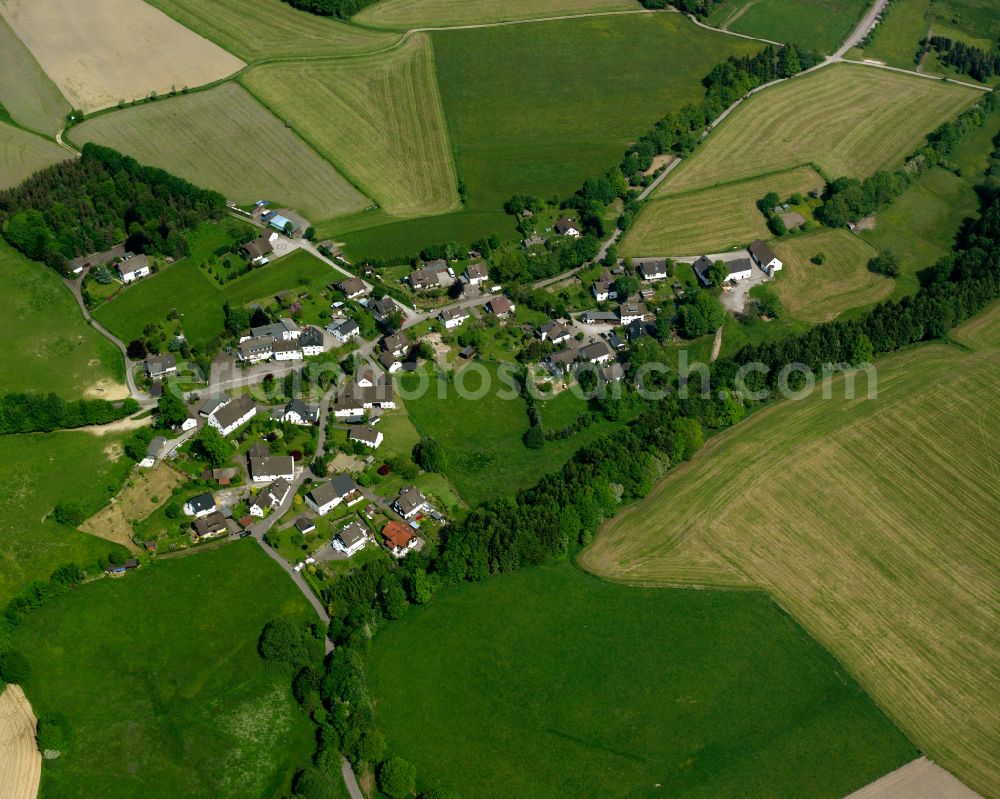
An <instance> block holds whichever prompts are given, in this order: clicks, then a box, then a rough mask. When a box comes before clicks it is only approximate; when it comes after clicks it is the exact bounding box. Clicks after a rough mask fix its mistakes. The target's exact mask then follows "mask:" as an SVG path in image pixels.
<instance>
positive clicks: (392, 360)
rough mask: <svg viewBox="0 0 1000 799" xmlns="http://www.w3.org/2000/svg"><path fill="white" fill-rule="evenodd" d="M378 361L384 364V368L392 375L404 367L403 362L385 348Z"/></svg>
mask: <svg viewBox="0 0 1000 799" xmlns="http://www.w3.org/2000/svg"><path fill="white" fill-rule="evenodd" d="M378 362H379V363H380V364H382V368H383V369H385V370H386V371H387V372H388V373H389V374H391V375H394V374H396V372H398V371H400V370H401V369H402V368H403V362H402V361H401V360H399V358H398V357H396V356H395V355H393V354H392V353H391V352H389V350H383V351H382V352H380V353H379V356H378Z"/></svg>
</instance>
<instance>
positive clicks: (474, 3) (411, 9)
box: [353, 0, 641, 30]
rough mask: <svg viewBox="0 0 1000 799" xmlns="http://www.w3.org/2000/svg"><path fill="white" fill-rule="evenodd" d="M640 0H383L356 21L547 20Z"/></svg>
mask: <svg viewBox="0 0 1000 799" xmlns="http://www.w3.org/2000/svg"><path fill="white" fill-rule="evenodd" d="M640 9H641V6H640V5H639V4H638V3H637V2H636V0H534V2H531V3H525V2H523V0H465V1H464V2H462V3H455V2H454V0H382V2H379V3H375V4H374V5H370V6H368V7H367V8H365V9H363V10H362V11H361V13H359V14H357V15H356V16H355V17H354V18H353V21H354V22H357V23H360V24H362V25H370V26H372V27H375V28H394V29H397V30H409V29H410V28H419V27H427V26H432V25H433V26H451V25H471V24H476V23H484V22H509V21H512V20H520V19H543V18H545V17H557V16H564V15H567V14H594V13H600V12H603V11H638V10H640Z"/></svg>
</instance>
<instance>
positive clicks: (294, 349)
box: [271, 341, 302, 361]
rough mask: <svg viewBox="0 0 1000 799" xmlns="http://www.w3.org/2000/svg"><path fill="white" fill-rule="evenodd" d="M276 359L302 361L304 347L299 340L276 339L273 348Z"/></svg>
mask: <svg viewBox="0 0 1000 799" xmlns="http://www.w3.org/2000/svg"><path fill="white" fill-rule="evenodd" d="M271 352H272V353H273V354H274V360H276V361H301V360H302V348H301V347H300V346H299V342H297V341H275V342H274V346H273V347H272V348H271Z"/></svg>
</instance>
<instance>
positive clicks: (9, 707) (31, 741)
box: [0, 685, 42, 799]
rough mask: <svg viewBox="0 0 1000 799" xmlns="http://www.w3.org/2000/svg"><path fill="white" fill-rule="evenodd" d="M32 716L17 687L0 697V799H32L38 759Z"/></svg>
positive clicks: (38, 776) (39, 766) (38, 773)
mask: <svg viewBox="0 0 1000 799" xmlns="http://www.w3.org/2000/svg"><path fill="white" fill-rule="evenodd" d="M35 723H36V720H35V714H34V713H33V712H32V711H31V704H30V703H29V702H28V699H27V697H25V695H24V691H22V690H21V686H19V685H8V686H7V687H6V688H5V689H4V690H3V693H2V694H0V799H35V796H37V794H38V783H39V780H40V779H41V776H42V756H41V754H40V753H39V751H38V747H37V746H36V745H35Z"/></svg>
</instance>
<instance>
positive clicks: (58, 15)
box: [0, 0, 243, 113]
mask: <svg viewBox="0 0 1000 799" xmlns="http://www.w3.org/2000/svg"><path fill="white" fill-rule="evenodd" d="M0 14H3V16H4V18H5V19H6V20H7V22H8V24H9V25H10V27H11V28H12V29H13V30H14V32H15V33H16V34H17V36H18V37H19V38H20V39H21V41H22V42H24V44H25V45H26V46H27V47H28V49H29V50H30V51H31V53H32V55H33V56H34V57H35V59H37V61H38V63H39V64H40V65H41V67H42V69H44V70H45V72H46V74H47V75H48V76H49V77H50V78H51V79H52V81H53V83H55V85H56V86H57V87H58V88H59V90H60V91H61V92H62V93H63V94H64V95H65V96H66V99H67V100H69V102H70V104H71V105H72V106H73V107H74V108H78V109H80V110H82V111H85V112H88V113H89V112H90V111H95V110H97V109H100V108H108V107H110V106H113V105H115V104H117V103H119V102H121V101H123V100H124V101H128V100H134V99H136V98H141V97H146V96H147V95H149V94H150V93H151V92H155V93H158V94H166V93H167V92H169V91H170V90H171V88H173V87H176V88H177V89H181V88H183V87H185V86H191V87H194V86H200V85H202V84H205V83H211V82H212V81H216V80H219V79H220V78H224V77H226V76H227V75H232V74H233V73H234V72H237V71H238V70H240V69H241V68H242V67H243V62H242V61H240V60H239V59H238V58H236V57H235V56H233V55H232V54H230V53H227V52H226V51H225V50H223V49H221V48H220V47H217V46H216V45H214V44H212V43H211V42H210V41H208V40H206V39H203V38H202V37H201V36H199V35H198V34H196V33H194V32H193V31H191V30H189V29H187V28H185V27H184V26H183V25H180V24H178V23H177V22H176V21H174V20H172V19H171V18H170V17H168V16H167V15H166V14H163V13H161V12H160V11H157V10H156V9H155V8H153V7H152V6H150V5H148V4H147V3H145V2H143V0H102V2H99V3H80V2H78V0H43V1H42V2H38V0H6V1H5V2H4V3H2V4H0ZM53 20H59V25H56V26H54V25H53V24H52V21H53Z"/></svg>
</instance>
